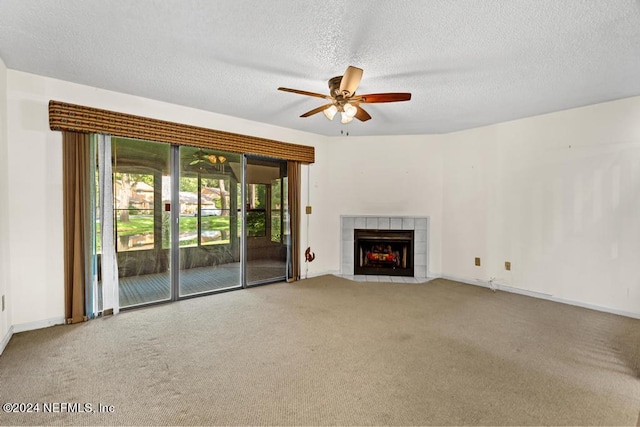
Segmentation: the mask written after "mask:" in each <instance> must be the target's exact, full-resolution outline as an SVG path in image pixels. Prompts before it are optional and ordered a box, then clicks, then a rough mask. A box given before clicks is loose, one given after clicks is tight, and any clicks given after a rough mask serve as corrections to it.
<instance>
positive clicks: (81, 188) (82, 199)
mask: <svg viewBox="0 0 640 427" xmlns="http://www.w3.org/2000/svg"><path fill="white" fill-rule="evenodd" d="M90 154H91V149H90V140H89V135H88V134H85V133H76V132H63V133H62V171H63V205H64V206H63V213H64V224H63V230H64V231H63V232H64V290H65V319H66V323H78V322H83V321H85V320H87V311H86V300H85V295H86V289H87V287H88V286H89V283H87V280H88V278H89V277H91V268H90V265H91V251H90V248H88V246H89V245H88V243H87V242H89V241H90V240H91V237H90V234H91V231H90V224H89V221H87V220H86V219H87V218H88V217H89V215H90V211H91V197H90V190H91V189H90V183H91V179H90V170H91V167H90V164H91V155H90Z"/></svg>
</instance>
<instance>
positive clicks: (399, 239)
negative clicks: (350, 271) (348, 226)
mask: <svg viewBox="0 0 640 427" xmlns="http://www.w3.org/2000/svg"><path fill="white" fill-rule="evenodd" d="M413 236H414V231H413V230H362V229H355V230H354V245H353V246H354V259H353V267H354V274H364V275H383V276H409V277H413V241H414V238H413Z"/></svg>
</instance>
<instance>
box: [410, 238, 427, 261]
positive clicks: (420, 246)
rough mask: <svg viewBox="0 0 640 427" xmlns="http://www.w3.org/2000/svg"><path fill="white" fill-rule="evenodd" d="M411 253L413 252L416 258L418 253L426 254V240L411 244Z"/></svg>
mask: <svg viewBox="0 0 640 427" xmlns="http://www.w3.org/2000/svg"><path fill="white" fill-rule="evenodd" d="M413 253H414V254H415V256H416V258H417V257H418V255H424V254H426V253H427V244H426V242H418V241H415V242H414V244H413Z"/></svg>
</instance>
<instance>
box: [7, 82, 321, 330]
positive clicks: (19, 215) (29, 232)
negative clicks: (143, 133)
mask: <svg viewBox="0 0 640 427" xmlns="http://www.w3.org/2000/svg"><path fill="white" fill-rule="evenodd" d="M51 99H55V100H58V101H64V102H71V103H76V104H81V105H87V106H92V107H97V108H104V109H108V110H113V111H120V112H124V113H130V114H136V115H142V116H147V117H153V118H157V119H162V120H169V121H174V122H180V123H185V124H191V125H196V126H203V127H208V128H213V129H219V130H224V131H230V132H238V133H243V134H245V135H254V136H260V137H264V138H271V139H276V140H280V141H284V142H292V143H298V144H305V145H318V144H320V143H321V142H322V141H323V140H324V138H323V137H320V136H317V135H313V134H309V133H304V132H298V131H293V130H289V129H284V128H278V127H275V126H270V125H265V124H262V123H256V122H251V121H248V120H243V119H238V118H234V117H229V116H224V115H220V114H213V113H208V112H205V111H200V110H195V109H191V108H186V107H181V106H177V105H172V104H167V103H163V102H158V101H153V100H150V99H145V98H139V97H134V96H130V95H125V94H121V93H115V92H110V91H105V90H101V89H96V88H93V87H88V86H83V85H77V84H72V83H69V82H64V81H60V80H55V79H50V78H46V77H41V76H36V75H33V74H27V73H23V72H19V71H14V70H8V71H7V106H8V123H10V127H9V130H8V150H7V151H8V152H7V156H2V157H3V158H6V159H7V160H6V162H7V163H8V187H9V188H8V203H7V204H8V206H9V208H8V217H9V221H8V223H9V224H11V232H10V233H9V238H8V239H7V240H8V243H7V244H8V247H10V248H11V252H10V253H9V257H8V259H9V261H8V262H9V265H10V266H11V269H10V271H9V282H10V288H11V305H12V309H13V310H12V312H11V313H12V317H11V323H12V324H13V325H14V326H15V330H16V331H20V330H24V329H32V328H34V327H42V326H47V325H49V324H52V323H59V322H61V321H62V320H63V318H64V300H63V297H64V288H63V281H64V269H63V255H62V249H63V233H62V153H61V151H62V148H61V143H62V134H61V132H53V131H50V130H49V121H48V102H49V100H51ZM3 170H4V169H3ZM1 195H2V193H1V192H0V196H1ZM5 198H7V197H5ZM303 198H304V199H306V194H303ZM3 205H4V203H3ZM304 232H305V233H306V230H304Z"/></svg>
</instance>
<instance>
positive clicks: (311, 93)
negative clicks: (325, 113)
mask: <svg viewBox="0 0 640 427" xmlns="http://www.w3.org/2000/svg"><path fill="white" fill-rule="evenodd" d="M278 90H281V91H283V92H291V93H297V94H299V95H307V96H314V97H316V98H322V99H331V97H330V96H329V95H322V94H320V93H315V92H307V91H306V90H298V89H289V88H287V87H279V88H278Z"/></svg>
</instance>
